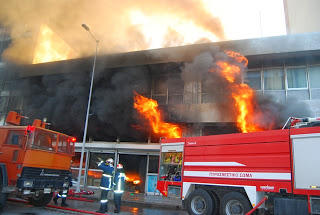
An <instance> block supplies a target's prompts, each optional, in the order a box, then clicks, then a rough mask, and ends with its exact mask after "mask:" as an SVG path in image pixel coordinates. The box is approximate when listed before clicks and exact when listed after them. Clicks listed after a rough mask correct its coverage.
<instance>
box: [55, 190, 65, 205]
mask: <svg viewBox="0 0 320 215" xmlns="http://www.w3.org/2000/svg"><path fill="white" fill-rule="evenodd" d="M67 193H68V191H64V190H63V191H62V190H60V192H59V193H58V194H57V195H56V196H55V197H54V198H53V202H54V204H56V205H57V204H58V199H59V198H61V199H62V202H61V207H68V204H67V203H66V200H67Z"/></svg>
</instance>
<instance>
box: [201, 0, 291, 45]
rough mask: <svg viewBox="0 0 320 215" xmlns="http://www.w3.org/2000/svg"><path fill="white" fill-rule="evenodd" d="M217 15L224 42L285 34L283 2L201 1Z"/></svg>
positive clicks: (244, 0) (279, 0) (262, 0)
mask: <svg viewBox="0 0 320 215" xmlns="http://www.w3.org/2000/svg"><path fill="white" fill-rule="evenodd" d="M203 1H204V2H205V3H206V4H207V5H208V6H209V10H210V11H212V14H215V15H217V16H218V17H219V18H220V20H221V22H222V25H223V26H224V30H225V33H226V37H227V39H232V40H234V39H247V38H258V37H269V36H276V35H284V34H286V24H285V15H284V6H283V0H241V1H238V0H223V1H216V0H203Z"/></svg>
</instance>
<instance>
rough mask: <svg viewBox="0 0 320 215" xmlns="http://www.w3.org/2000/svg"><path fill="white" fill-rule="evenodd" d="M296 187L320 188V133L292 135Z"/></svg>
mask: <svg viewBox="0 0 320 215" xmlns="http://www.w3.org/2000/svg"><path fill="white" fill-rule="evenodd" d="M291 138H292V151H293V152H292V154H293V171H294V188H295V189H319V188H320V169H319V163H320V154H319V152H320V134H318V133H313V134H300V135H292V136H291Z"/></svg>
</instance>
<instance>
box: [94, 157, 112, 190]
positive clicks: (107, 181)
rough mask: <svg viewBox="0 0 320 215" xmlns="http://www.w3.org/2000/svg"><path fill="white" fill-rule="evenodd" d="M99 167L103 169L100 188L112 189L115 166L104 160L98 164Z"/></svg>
mask: <svg viewBox="0 0 320 215" xmlns="http://www.w3.org/2000/svg"><path fill="white" fill-rule="evenodd" d="M98 167H99V168H100V169H102V170H103V173H102V177H101V183H100V189H103V190H111V189H112V182H113V180H112V177H113V171H114V168H113V166H111V165H106V164H105V163H104V162H103V161H101V162H100V163H99V164H98Z"/></svg>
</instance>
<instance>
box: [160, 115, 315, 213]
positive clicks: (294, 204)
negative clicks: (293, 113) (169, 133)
mask: <svg viewBox="0 0 320 215" xmlns="http://www.w3.org/2000/svg"><path fill="white" fill-rule="evenodd" d="M314 121H316V120H310V119H308V118H306V119H294V120H292V122H294V123H298V124H295V126H293V127H292V126H291V127H290V128H288V129H282V130H270V131H262V132H252V133H235V134H223V135H214V136H201V137H187V138H179V139H162V140H161V158H160V165H159V175H158V183H157V189H158V190H159V191H160V192H161V193H162V194H163V195H164V196H172V197H177V196H178V197H180V198H181V199H182V200H183V206H184V207H185V208H186V209H187V210H188V212H189V214H198V215H200V214H201V215H204V214H228V215H236V214H250V213H251V211H253V210H255V209H256V208H259V211H260V212H263V211H264V214H279V215H280V214H281V215H285V214H288V215H289V214H290V215H293V214H299V215H301V214H310V213H311V214H320V167H319V166H318V165H319V164H320V127H308V125H307V122H314ZM300 122H301V123H300ZM302 122H304V123H305V125H303V123H302ZM266 199H267V200H266ZM265 200H266V202H264V201H265ZM265 210H267V212H266V211H265ZM248 212H249V213H248Z"/></svg>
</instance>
